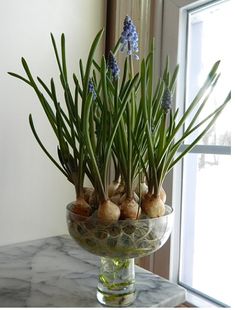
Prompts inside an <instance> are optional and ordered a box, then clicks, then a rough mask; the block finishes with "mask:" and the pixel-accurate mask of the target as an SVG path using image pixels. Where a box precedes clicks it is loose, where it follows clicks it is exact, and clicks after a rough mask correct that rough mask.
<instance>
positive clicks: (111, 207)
mask: <svg viewBox="0 0 235 310" xmlns="http://www.w3.org/2000/svg"><path fill="white" fill-rule="evenodd" d="M119 217H120V209H119V207H118V206H117V205H116V204H115V203H113V202H112V201H111V200H106V201H104V202H103V203H101V204H100V205H99V209H98V218H99V219H100V220H101V221H118V220H119Z"/></svg>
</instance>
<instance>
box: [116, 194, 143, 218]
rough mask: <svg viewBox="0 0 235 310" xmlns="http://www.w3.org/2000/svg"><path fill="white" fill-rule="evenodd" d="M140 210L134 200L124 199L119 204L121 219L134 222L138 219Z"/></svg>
mask: <svg viewBox="0 0 235 310" xmlns="http://www.w3.org/2000/svg"><path fill="white" fill-rule="evenodd" d="M140 214H141V208H140V207H139V204H138V203H137V202H136V201H135V200H134V199H125V200H124V201H123V202H122V204H121V219H123V220H124V219H131V220H136V219H138V218H139V217H140Z"/></svg>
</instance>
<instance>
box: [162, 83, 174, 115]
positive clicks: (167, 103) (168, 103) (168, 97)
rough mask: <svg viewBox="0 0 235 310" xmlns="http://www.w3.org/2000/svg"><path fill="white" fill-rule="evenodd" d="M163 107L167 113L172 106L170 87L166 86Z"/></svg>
mask: <svg viewBox="0 0 235 310" xmlns="http://www.w3.org/2000/svg"><path fill="white" fill-rule="evenodd" d="M162 108H163V110H164V112H165V113H167V112H168V111H169V110H170V109H171V108H172V96H171V91H170V90H169V88H168V87H166V89H165V91H164V93H163V96H162Z"/></svg>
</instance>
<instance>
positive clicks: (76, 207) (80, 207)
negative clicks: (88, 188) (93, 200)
mask: <svg viewBox="0 0 235 310" xmlns="http://www.w3.org/2000/svg"><path fill="white" fill-rule="evenodd" d="M72 211H73V212H74V213H76V214H79V215H81V216H84V217H89V216H90V215H91V212H92V209H91V207H90V205H89V204H88V203H87V202H86V200H85V199H84V198H81V197H79V198H77V200H76V201H75V202H74V204H73V208H72Z"/></svg>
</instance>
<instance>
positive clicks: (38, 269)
mask: <svg viewBox="0 0 235 310" xmlns="http://www.w3.org/2000/svg"><path fill="white" fill-rule="evenodd" d="M98 266H99V258H98V257H96V256H94V255H92V254H90V253H88V252H86V251H84V250H83V249H82V248H80V247H79V246H78V245H77V244H76V243H75V242H74V241H73V240H72V239H71V238H70V237H69V236H58V237H51V238H46V239H41V240H36V241H31V242H24V243H19V244H15V245H9V246H4V247H0V307H102V306H101V305H100V304H99V303H98V301H97V300H96V285H97V275H98ZM136 289H137V298H136V301H135V303H134V304H133V305H132V306H133V307H174V306H176V305H178V304H180V303H182V302H184V300H185V291H184V289H182V288H181V287H179V286H177V285H175V284H172V283H171V282H169V281H167V280H165V279H163V278H161V277H158V276H156V275H154V274H152V273H150V272H148V271H146V270H144V269H142V268H140V267H137V266H136Z"/></svg>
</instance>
